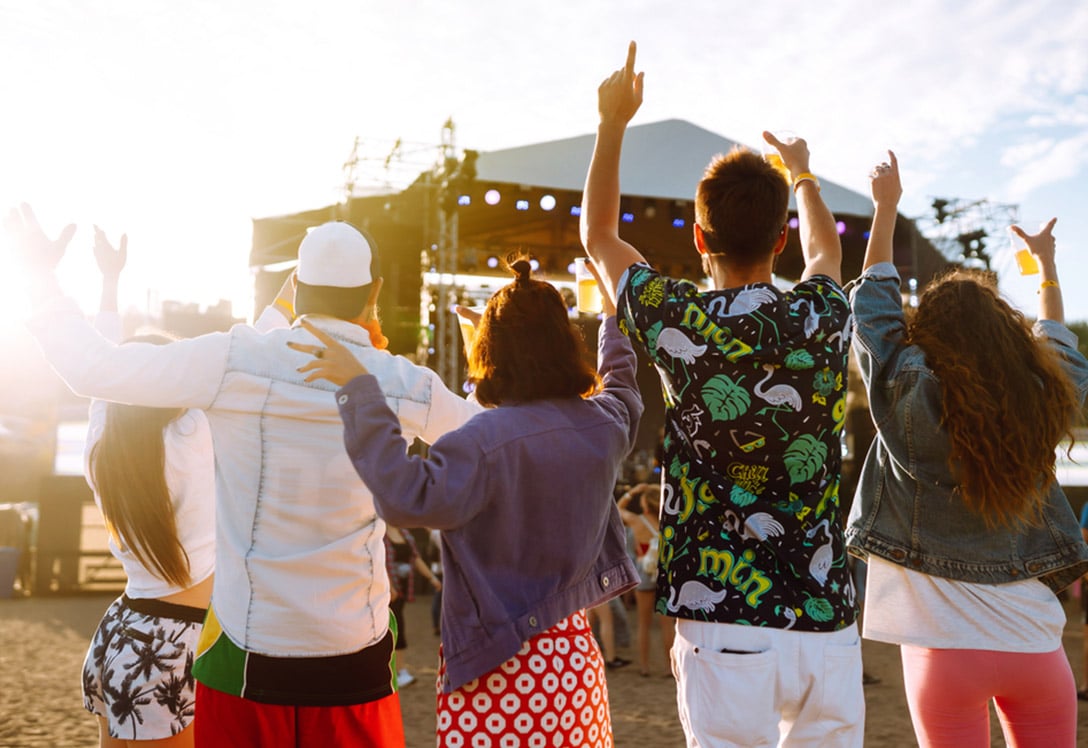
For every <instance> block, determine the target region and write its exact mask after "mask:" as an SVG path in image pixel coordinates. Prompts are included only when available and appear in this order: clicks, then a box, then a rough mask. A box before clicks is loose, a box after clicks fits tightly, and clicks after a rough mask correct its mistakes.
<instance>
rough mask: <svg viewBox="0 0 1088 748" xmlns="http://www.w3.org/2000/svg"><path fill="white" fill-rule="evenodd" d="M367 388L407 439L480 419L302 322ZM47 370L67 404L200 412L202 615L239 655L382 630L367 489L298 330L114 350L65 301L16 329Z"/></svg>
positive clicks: (330, 325) (364, 642)
mask: <svg viewBox="0 0 1088 748" xmlns="http://www.w3.org/2000/svg"><path fill="white" fill-rule="evenodd" d="M309 319H310V321H311V322H312V323H313V324H314V325H315V326H316V327H318V328H319V329H321V330H323V331H324V332H326V333H328V334H329V335H331V336H332V337H334V338H336V339H337V340H339V341H340V342H342V343H344V344H345V345H346V346H347V347H348V348H349V349H350V350H351V351H352V353H353V354H355V355H356V356H357V357H358V358H359V359H360V360H361V361H362V362H363V364H364V365H365V366H366V367H367V369H368V370H369V371H370V372H371V373H373V374H374V375H375V376H376V377H377V378H378V380H379V382H380V385H381V388H382V392H383V393H385V396H386V400H387V402H388V403H389V406H390V407H391V408H392V409H393V412H394V413H396V414H397V416H398V418H399V419H400V423H401V428H402V429H403V434H404V437H405V439H407V440H408V442H409V443H411V441H412V440H413V439H414V438H415V437H417V436H418V437H420V438H421V439H423V440H424V441H426V442H432V441H434V440H435V439H437V438H438V437H439V436H441V435H442V434H444V433H445V432H447V431H450V430H451V429H454V428H457V427H459V426H460V425H461V424H463V423H465V422H466V421H467V420H469V418H471V417H472V416H473V415H475V413H477V412H478V411H479V409H480V407H479V406H478V405H476V404H475V403H471V402H469V401H467V400H465V399H463V398H461V397H460V396H458V395H456V394H454V393H452V392H450V391H449V390H448V389H446V387H445V386H444V385H443V384H442V381H441V379H440V378H439V377H438V375H437V374H436V373H435V372H433V371H431V370H430V369H426V368H423V367H420V366H416V365H415V364H413V363H411V362H410V361H408V360H407V359H405V358H402V357H399V356H393V355H391V354H389V353H388V352H385V351H379V350H377V349H375V348H374V347H373V346H372V345H371V344H370V336H369V334H368V333H367V332H366V331H365V330H364V329H362V328H361V327H359V326H358V325H355V324H352V323H350V322H346V321H343V320H337V319H333V318H329V317H320V316H312V317H310V318H309ZM29 327H30V329H31V332H32V333H33V334H34V335H35V337H37V339H38V342H39V344H40V345H41V347H42V350H43V351H44V352H45V355H46V358H47V359H48V360H49V362H50V364H52V365H53V368H54V369H56V371H57V372H58V373H59V374H60V376H61V378H62V379H64V381H65V382H66V383H67V384H68V386H69V387H70V388H71V389H72V390H73V391H75V392H76V393H78V394H81V395H85V396H88V397H96V398H101V399H106V400H116V401H122V402H129V403H133V404H138V405H149V406H159V407H185V408H199V409H201V410H204V411H205V412H206V413H207V415H208V421H209V423H210V425H211V430H212V439H213V442H214V449H215V458H216V523H217V545H216V576H215V585H214V591H213V593H212V606H213V607H214V608H215V612H216V616H217V618H218V620H219V622H220V624H221V625H222V628H223V631H224V633H226V635H227V636H228V637H229V638H230V639H231V641H233V642H234V643H235V644H236V645H237V646H239V647H241V648H242V649H244V650H246V651H249V652H255V653H258V654H264V655H270V656H278V657H324V656H333V655H341V654H348V653H351V652H356V651H358V650H360V649H362V648H363V647H366V646H368V645H370V644H373V643H374V642H376V641H378V640H380V639H381V638H382V637H383V636H384V635H385V633H386V631H387V628H388V621H389V615H388V604H389V581H388V579H387V576H386V573H385V555H384V550H383V548H382V536H383V534H384V533H385V525H384V523H383V522H382V521H381V520H380V519H379V518H378V516H377V515H376V514H375V511H374V502H373V498H372V496H371V493H370V491H369V490H368V489H367V487H366V486H365V485H364V484H363V482H362V481H361V480H360V479H359V476H358V475H357V474H356V473H355V469H354V468H353V467H352V464H351V461H350V460H349V459H348V456H347V453H346V452H345V450H344V444H343V426H342V424H341V421H340V415H339V412H338V410H337V405H336V401H335V398H334V391H335V389H336V388H335V386H334V385H332V384H330V383H328V382H326V381H319V382H314V383H307V382H305V381H303V380H304V379H305V377H306V375H305V374H300V373H299V372H298V367H300V366H302V365H303V364H304V363H306V362H307V361H308V360H310V357H309V356H308V355H306V354H302V353H299V352H296V351H293V350H291V349H290V348H288V347H287V341H288V340H293V341H296V342H300V343H307V344H312V343H313V342H314V338H313V337H312V336H311V335H310V334H309V333H307V332H306V331H305V330H303V329H302V328H301V327H299V326H298V325H297V324H296V325H295V326H294V327H291V328H289V329H278V330H272V331H271V332H267V333H264V334H262V333H260V332H258V331H256V330H254V329H253V328H252V327H249V326H247V325H237V326H235V327H234V328H232V329H231V330H230V332H217V333H210V334H207V335H202V336H200V337H197V338H192V339H188V340H180V341H177V342H174V343H171V344H169V345H151V344H146V343H126V344H124V345H122V346H117V345H114V344H113V343H111V342H109V341H107V340H106V339H105V338H103V337H102V336H101V335H99V334H98V333H97V332H96V331H95V330H94V329H93V327H92V326H91V325H90V324H88V323H87V322H86V321H85V320H84V318H83V316H82V315H81V314H80V312H79V309H78V307H77V306H76V304H75V303H74V302H72V301H71V300H54V301H52V302H50V303H49V304H48V305H47V306H46V307H43V308H42V309H40V310H38V311H37V313H36V314H35V315H34V317H33V318H32V319H31V320H30V322H29Z"/></svg>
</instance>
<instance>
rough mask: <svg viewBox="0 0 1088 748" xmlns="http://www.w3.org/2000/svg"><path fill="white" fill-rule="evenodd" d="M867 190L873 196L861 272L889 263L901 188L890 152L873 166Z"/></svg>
mask: <svg viewBox="0 0 1088 748" xmlns="http://www.w3.org/2000/svg"><path fill="white" fill-rule="evenodd" d="M869 188H870V189H871V190H872V193H873V223H872V226H871V227H870V228H869V243H868V244H867V245H866V246H865V260H864V261H863V263H862V266H861V269H862V270H863V271H864V270H866V269H867V268H869V267H871V266H873V265H876V264H877V263H880V262H891V261H892V249H893V245H892V236H893V234H894V233H895V218H896V214H897V213H898V209H899V198H900V197H901V196H902V195H903V186H902V184H901V183H900V181H899V161H898V160H896V158H895V154H894V153H892V152H891V151H888V160H887V161H885V162H884V163H881V164H877V165H876V166H874V167H873V171H872V172H871V173H870V174H869Z"/></svg>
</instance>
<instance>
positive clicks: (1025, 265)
mask: <svg viewBox="0 0 1088 748" xmlns="http://www.w3.org/2000/svg"><path fill="white" fill-rule="evenodd" d="M1019 225H1020V226H1021V227H1022V228H1023V227H1026V226H1034V225H1036V224H1035V223H1032V222H1030V221H1024V222H1023V223H1020V224H1019ZM1024 230H1025V231H1027V232H1028V233H1029V234H1030V233H1032V232H1033V231H1038V229H1031V230H1029V229H1027V228H1024ZM1009 242H1010V244H1011V246H1012V250H1013V252H1014V253H1015V254H1014V257H1016V267H1017V269H1018V270H1019V271H1020V275H1038V274H1039V261H1038V260H1036V259H1035V255H1033V254H1032V253H1031V250H1030V249H1028V247H1027V244H1025V243H1024V240H1023V239H1021V238H1020V237H1019V236H1017V235H1016V234H1014V233H1013V232H1012V230H1011V229H1010V230H1009Z"/></svg>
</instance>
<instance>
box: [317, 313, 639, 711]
mask: <svg viewBox="0 0 1088 748" xmlns="http://www.w3.org/2000/svg"><path fill="white" fill-rule="evenodd" d="M635 366H636V359H635V352H634V349H633V348H632V347H631V343H630V341H628V340H627V338H625V337H624V336H623V334H622V333H620V331H619V329H618V328H617V326H616V318H615V317H609V318H607V319H606V320H605V321H604V323H603V324H602V325H601V330H600V338H599V345H598V370H599V371H600V374H601V377H602V379H603V391H602V392H600V393H599V394H597V395H595V396H593V397H589V398H586V399H582V398H580V397H561V398H553V399H548V400H533V401H529V402H523V403H511V404H504V405H503V406H502V407H498V408H488V409H485V410H484V411H483V412H482V413H480V414H479V415H477V416H476V417H475V418H473V419H472V420H470V421H469V422H468V423H466V424H465V425H464V426H462V427H461V428H459V429H457V430H455V431H451V432H450V433H448V434H446V435H445V436H443V437H442V438H440V439H439V440H438V441H436V442H434V444H433V445H432V446H431V449H430V452H429V455H428V458H427V459H426V460H420V459H418V458H414V457H409V456H407V455H406V454H405V444H404V441H403V439H401V438H400V436H399V434H400V428H399V425H398V423H397V419H396V418H395V417H394V416H393V413H392V412H390V410H389V408H388V407H387V405H386V399H385V398H384V397H383V395H382V390H381V389H380V388H379V384H378V382H377V381H376V380H375V379H374V377H370V376H361V377H356V378H355V379H353V380H351V381H350V382H348V383H347V384H346V385H344V387H343V388H341V389H340V391H339V395H338V401H339V403H340V415H341V417H342V418H343V420H344V444H345V446H346V447H347V452H348V454H349V455H351V459H352V462H353V463H354V464H355V467H356V469H357V470H358V471H359V474H360V475H361V476H362V478H363V480H364V481H366V483H367V485H368V486H370V488H371V489H372V490H373V492H374V501H375V503H376V505H377V507H378V512H379V513H380V514H381V516H382V517H383V518H384V519H385V520H386V521H388V522H390V523H391V524H394V525H397V526H399V527H430V528H432V529H436V530H440V531H441V537H442V584H443V587H442V654H443V656H444V657H445V661H446V679H445V680H444V681H443V683H442V687H443V690H445V691H446V692H447V693H449V692H450V691H452V690H454V689H456V688H460V687H461V686H462V685H464V684H465V683H468V682H469V681H471V680H473V679H474V678H479V677H480V676H482V675H485V674H486V673H488V672H490V671H491V670H493V669H495V668H497V667H498V666H500V665H502V664H503V662H505V661H506V660H508V659H509V658H511V657H513V656H514V655H516V654H517V652H518V650H519V649H520V648H521V646H522V643H523V642H526V641H528V640H529V639H531V638H532V637H534V636H536V635H537V634H540V633H541V632H543V631H546V630H547V629H548V628H550V627H552V626H554V625H555V624H556V623H558V622H559V621H560V620H562V619H563V618H565V617H567V616H569V615H570V614H571V613H574V612H575V611H577V610H579V609H581V608H588V607H593V606H596V605H600V604H601V603H603V602H605V601H607V600H609V599H610V598H613V597H615V596H616V595H619V594H621V593H622V592H624V591H626V590H628V589H631V588H633V587H634V586H635V585H636V584H638V579H639V577H638V571H637V570H636V569H635V565H634V563H633V562H632V561H631V558H630V556H628V555H627V542H626V534H625V531H624V527H623V522H622V521H621V520H620V515H619V510H618V509H616V502H615V501H613V500H612V489H613V487H614V486H615V484H616V476H617V473H618V471H619V468H620V464H621V463H622V461H623V459H624V457H626V456H627V453H628V452H630V451H631V446H632V445H633V444H634V440H635V435H636V434H637V432H638V422H639V418H640V417H641V416H642V399H641V397H640V396H639V392H638V385H637V382H636V379H635Z"/></svg>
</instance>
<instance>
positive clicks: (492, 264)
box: [487, 255, 499, 270]
mask: <svg viewBox="0 0 1088 748" xmlns="http://www.w3.org/2000/svg"><path fill="white" fill-rule="evenodd" d="M487 266H488V267H489V268H491V269H492V270H494V269H495V268H497V267H498V266H499V258H498V257H496V256H495V255H491V256H490V257H488V258H487Z"/></svg>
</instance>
